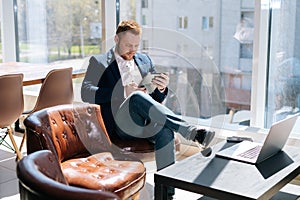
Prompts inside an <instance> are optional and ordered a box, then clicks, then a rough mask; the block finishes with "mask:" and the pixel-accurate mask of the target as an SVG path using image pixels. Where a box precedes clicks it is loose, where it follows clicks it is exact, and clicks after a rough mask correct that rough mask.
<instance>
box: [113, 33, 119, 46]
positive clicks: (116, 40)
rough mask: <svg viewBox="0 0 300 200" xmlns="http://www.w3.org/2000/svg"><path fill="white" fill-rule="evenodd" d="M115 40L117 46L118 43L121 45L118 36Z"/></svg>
mask: <svg viewBox="0 0 300 200" xmlns="http://www.w3.org/2000/svg"><path fill="white" fill-rule="evenodd" d="M114 40H115V43H116V44H118V43H119V37H118V36H117V35H115V38H114Z"/></svg>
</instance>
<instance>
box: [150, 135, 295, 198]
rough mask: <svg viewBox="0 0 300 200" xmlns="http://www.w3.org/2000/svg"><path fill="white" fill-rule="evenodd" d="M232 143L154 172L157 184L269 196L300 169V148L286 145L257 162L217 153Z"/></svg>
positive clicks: (209, 192) (233, 195)
mask: <svg viewBox="0 0 300 200" xmlns="http://www.w3.org/2000/svg"><path fill="white" fill-rule="evenodd" d="M231 145H233V143H226V142H225V141H224V142H221V143H219V144H217V145H216V146H215V147H214V148H213V153H212V155H211V156H210V157H204V156H202V155H201V153H198V154H195V155H193V156H191V157H189V158H187V159H184V160H182V161H179V162H178V163H176V164H174V165H171V166H169V167H167V168H165V169H163V170H161V171H159V172H157V173H155V177H154V180H155V184H162V185H169V186H174V187H176V188H181V189H184V190H187V191H191V192H196V193H200V194H203V195H206V196H210V197H213V198H218V199H264V198H266V199H269V198H270V197H272V196H273V195H274V194H275V193H276V192H278V191H279V190H280V189H281V188H282V187H283V186H284V185H286V184H287V183H288V182H290V181H291V180H292V179H293V178H294V177H296V176H297V175H298V174H299V172H300V154H299V152H300V151H299V150H300V149H299V148H295V147H287V146H286V147H285V148H284V151H281V152H280V153H278V154H276V155H275V156H273V157H272V158H269V159H267V160H265V161H264V162H261V163H260V164H257V165H252V164H246V163H243V162H238V161H234V160H228V159H225V158H221V157H216V156H215V152H217V151H219V150H220V149H223V148H226V147H228V146H231Z"/></svg>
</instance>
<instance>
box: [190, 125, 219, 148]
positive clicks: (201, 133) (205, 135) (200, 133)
mask: <svg viewBox="0 0 300 200" xmlns="http://www.w3.org/2000/svg"><path fill="white" fill-rule="evenodd" d="M193 132H194V133H193ZM192 135H195V136H194V139H193V141H195V142H198V143H200V144H201V145H202V146H203V147H204V148H205V147H207V146H208V145H209V144H210V142H211V141H212V140H213V139H214V137H215V132H214V131H207V130H205V129H194V130H193V131H192Z"/></svg>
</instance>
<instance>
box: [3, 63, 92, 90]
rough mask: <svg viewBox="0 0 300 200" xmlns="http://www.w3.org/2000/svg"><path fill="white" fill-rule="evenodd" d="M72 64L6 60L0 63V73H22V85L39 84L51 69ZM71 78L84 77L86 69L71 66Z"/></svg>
mask: <svg viewBox="0 0 300 200" xmlns="http://www.w3.org/2000/svg"><path fill="white" fill-rule="evenodd" d="M68 67H72V66H62V65H54V64H32V63H24V62H6V63H0V75H6V74H18V73H22V74H23V75H24V78H23V86H27V85H34V84H40V83H42V82H43V80H44V79H45V77H46V75H47V74H48V72H50V71H51V70H53V69H61V68H68ZM72 68H73V72H72V78H79V77H84V75H85V72H86V70H85V69H80V68H78V67H74V66H73V67H72Z"/></svg>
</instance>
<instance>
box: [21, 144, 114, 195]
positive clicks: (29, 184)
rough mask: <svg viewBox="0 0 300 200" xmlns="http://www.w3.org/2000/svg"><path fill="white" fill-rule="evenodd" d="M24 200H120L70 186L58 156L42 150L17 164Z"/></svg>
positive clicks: (102, 193) (109, 193) (94, 191)
mask: <svg viewBox="0 0 300 200" xmlns="http://www.w3.org/2000/svg"><path fill="white" fill-rule="evenodd" d="M17 176H18V179H19V188H20V199H21V200H30V199H35V200H36V199H43V200H50V199H64V200H82V199H85V200H96V199H98V200H118V199H119V197H118V196H117V195H115V194H113V193H111V192H105V191H99V190H92V189H85V188H80V187H74V186H70V185H68V183H67V181H66V179H65V177H64V175H63V173H62V170H61V167H60V165H59V162H58V160H57V159H56V156H55V155H54V154H53V153H52V152H51V151H49V150H41V151H37V152H34V153H32V154H30V155H28V156H26V157H24V158H23V159H22V160H20V162H18V164H17Z"/></svg>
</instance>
